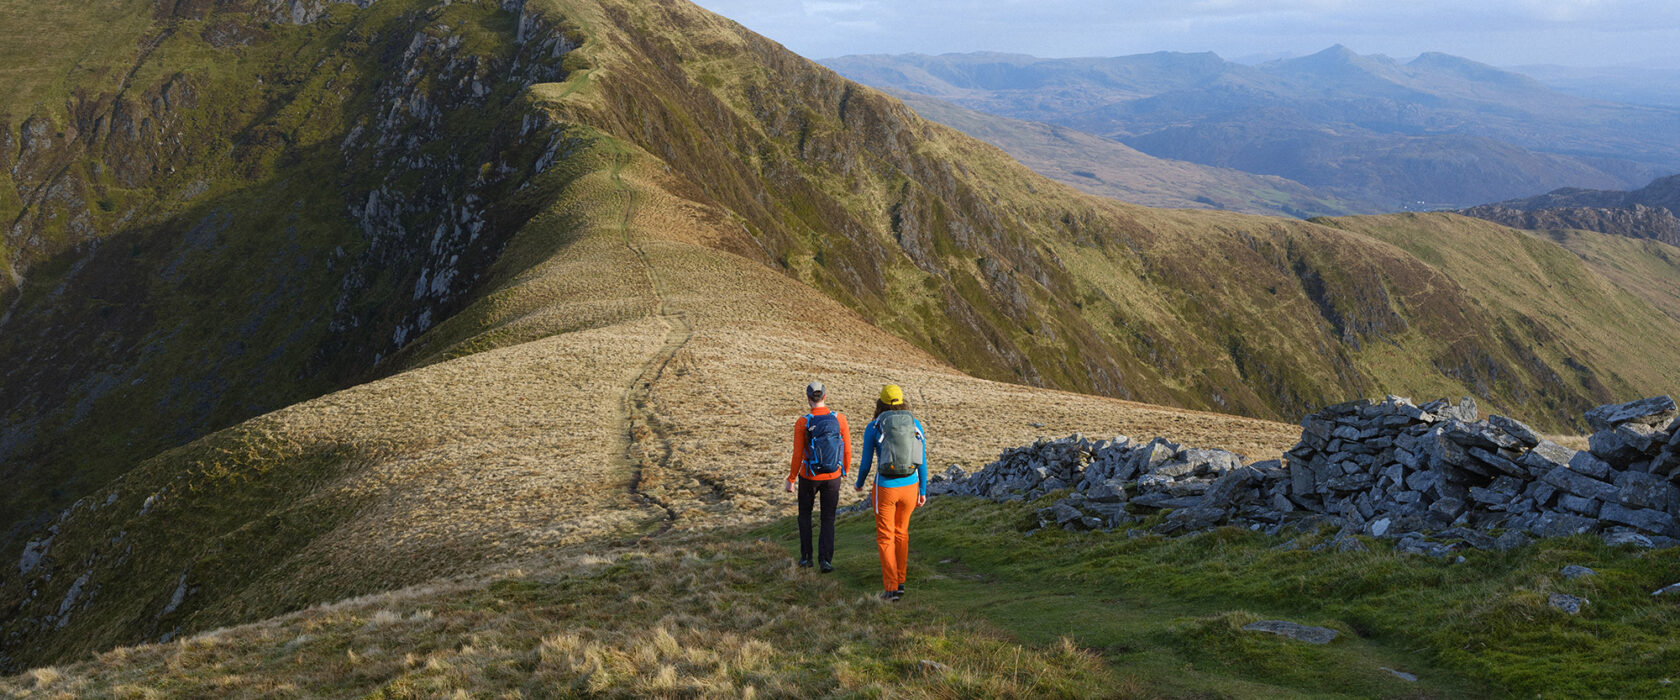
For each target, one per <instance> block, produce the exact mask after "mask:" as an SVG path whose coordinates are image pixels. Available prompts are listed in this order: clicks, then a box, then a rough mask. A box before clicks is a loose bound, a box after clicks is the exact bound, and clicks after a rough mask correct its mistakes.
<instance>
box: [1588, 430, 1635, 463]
mask: <svg viewBox="0 0 1680 700" xmlns="http://www.w3.org/2000/svg"><path fill="white" fill-rule="evenodd" d="M1639 428H1643V429H1644V430H1646V431H1649V430H1651V429H1650V428H1647V427H1645V426H1639ZM1639 428H1632V427H1629V426H1627V425H1623V426H1620V427H1618V428H1616V429H1615V430H1600V431H1598V432H1596V433H1593V434H1592V435H1590V436H1588V437H1587V451H1589V452H1591V453H1592V454H1593V456H1594V457H1598V458H1599V459H1602V460H1604V461H1606V462H1609V463H1610V464H1624V465H1625V464H1627V463H1628V462H1632V461H1635V460H1638V459H1640V458H1642V457H1644V456H1645V450H1644V449H1641V448H1640V447H1639V445H1640V444H1644V445H1646V446H1647V447H1649V445H1650V442H1651V440H1650V437H1649V435H1645V434H1641V433H1639V432H1638V430H1639Z"/></svg>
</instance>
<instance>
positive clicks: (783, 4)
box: [696, 0, 1680, 68]
mask: <svg viewBox="0 0 1680 700" xmlns="http://www.w3.org/2000/svg"><path fill="white" fill-rule="evenodd" d="M696 1H697V2H698V4H699V5H701V6H702V7H705V8H706V9H709V10H712V11H713V12H716V13H718V14H721V15H723V16H725V17H728V18H730V19H733V20H735V21H737V22H740V23H741V24H743V25H745V26H746V27H747V28H748V29H751V30H753V31H755V32H758V33H760V34H763V35H765V36H767V37H769V38H771V39H774V40H776V41H778V42H780V43H781V44H782V45H784V46H786V47H788V48H789V49H792V50H793V51H794V52H796V53H799V54H800V55H803V56H805V57H806V58H812V59H823V58H833V57H836V56H844V55H847V54H864V53H926V54H941V53H962V52H969V51H1002V52H1007V53H1024V54H1032V55H1034V56H1043V57H1049V58H1064V57H1073V56H1124V55H1130V54H1139V53H1150V52H1154V51H1186V52H1200V51H1212V52H1214V53H1217V54H1219V55H1220V56H1222V57H1224V58H1226V59H1230V60H1241V59H1244V58H1251V59H1252V58H1259V57H1265V58H1278V57H1283V56H1301V55H1306V54H1311V53H1316V52H1318V51H1320V50H1322V49H1325V48H1328V47H1330V46H1333V45H1336V44H1342V45H1344V46H1347V47H1348V48H1350V49H1352V50H1354V51H1355V52H1357V53H1360V54H1383V55H1387V56H1389V57H1392V58H1397V59H1406V58H1410V57H1413V56H1416V55H1418V54H1420V53H1423V52H1425V51H1441V52H1444V53H1449V54H1453V55H1456V56H1463V57H1465V58H1470V59H1473V60H1476V61H1481V62H1483V63H1489V64H1493V65H1498V66H1518V65H1530V64H1556V65H1566V66H1611V65H1641V66H1644V67H1661V68H1680V0H1114V1H1108V2H1104V1H1102V0H696Z"/></svg>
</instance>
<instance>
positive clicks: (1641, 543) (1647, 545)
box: [1604, 528, 1657, 549]
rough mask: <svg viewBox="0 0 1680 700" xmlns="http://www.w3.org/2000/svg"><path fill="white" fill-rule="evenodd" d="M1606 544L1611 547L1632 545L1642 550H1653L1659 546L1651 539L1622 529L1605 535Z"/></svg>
mask: <svg viewBox="0 0 1680 700" xmlns="http://www.w3.org/2000/svg"><path fill="white" fill-rule="evenodd" d="M1604 544H1606V545H1609V546H1611V547H1617V546H1621V545H1624V544H1631V545H1633V546H1635V547H1638V548H1640V549H1651V548H1653V547H1656V546H1657V543H1655V542H1652V541H1651V538H1649V537H1646V536H1644V535H1641V534H1639V533H1637V532H1634V531H1632V530H1627V529H1622V528H1617V529H1615V530H1613V531H1610V532H1606V533H1604Z"/></svg>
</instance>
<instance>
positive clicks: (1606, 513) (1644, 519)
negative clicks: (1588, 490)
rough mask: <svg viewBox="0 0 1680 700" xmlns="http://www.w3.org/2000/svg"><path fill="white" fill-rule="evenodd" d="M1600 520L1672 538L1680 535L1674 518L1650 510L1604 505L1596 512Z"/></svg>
mask: <svg viewBox="0 0 1680 700" xmlns="http://www.w3.org/2000/svg"><path fill="white" fill-rule="evenodd" d="M1598 518H1599V519H1600V520H1608V521H1610V522H1613V523H1621V524H1623V525H1630V526H1633V527H1636V528H1639V529H1641V530H1644V531H1646V532H1651V533H1655V534H1658V535H1666V536H1669V537H1674V536H1677V535H1680V529H1677V528H1676V527H1675V521H1674V516H1672V515H1669V514H1668V513H1664V512H1662V511H1660V510H1653V509H1650V508H1628V507H1625V506H1622V505H1620V504H1617V503H1605V504H1604V507H1603V508H1600V509H1599V511H1598Z"/></svg>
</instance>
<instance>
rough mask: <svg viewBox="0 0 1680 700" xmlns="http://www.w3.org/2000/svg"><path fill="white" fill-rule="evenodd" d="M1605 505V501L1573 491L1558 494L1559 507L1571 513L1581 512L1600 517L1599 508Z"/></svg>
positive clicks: (1590, 516) (1591, 516) (1592, 516)
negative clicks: (1576, 493)
mask: <svg viewBox="0 0 1680 700" xmlns="http://www.w3.org/2000/svg"><path fill="white" fill-rule="evenodd" d="M1603 505H1604V504H1603V503H1601V502H1599V501H1597V500H1594V499H1591V498H1587V497H1584V496H1577V495H1575V494H1573V493H1565V494H1562V495H1559V496H1558V507H1559V508H1562V509H1564V510H1567V511H1569V512H1571V513H1580V514H1581V515H1585V516H1587V517H1589V518H1596V517H1598V509H1599V508H1601V507H1603Z"/></svg>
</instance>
